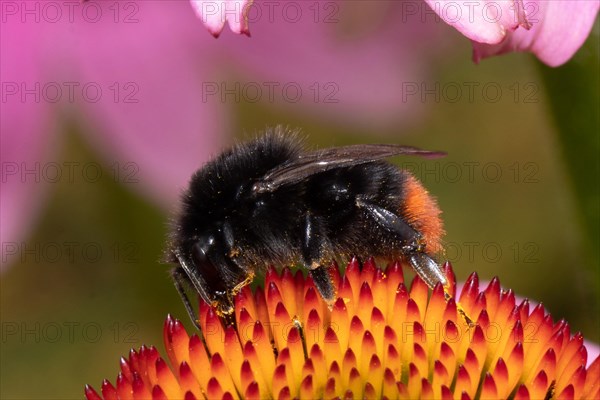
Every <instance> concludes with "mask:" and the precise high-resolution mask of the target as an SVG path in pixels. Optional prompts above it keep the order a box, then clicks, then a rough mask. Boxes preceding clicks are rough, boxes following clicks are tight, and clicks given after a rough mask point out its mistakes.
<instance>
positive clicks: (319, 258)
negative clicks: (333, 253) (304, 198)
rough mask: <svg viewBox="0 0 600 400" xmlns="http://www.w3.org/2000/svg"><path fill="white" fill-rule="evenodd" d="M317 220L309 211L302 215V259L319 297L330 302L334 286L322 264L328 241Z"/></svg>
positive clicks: (332, 299) (333, 297) (331, 301)
mask: <svg viewBox="0 0 600 400" xmlns="http://www.w3.org/2000/svg"><path fill="white" fill-rule="evenodd" d="M319 225H320V224H319V220H318V218H317V217H315V216H314V215H312V214H311V213H306V215H305V217H304V235H303V236H304V240H303V242H302V259H303V262H304V265H305V267H306V268H307V269H308V270H309V274H310V276H311V277H312V279H313V281H314V282H315V286H316V287H317V290H318V291H319V293H320V294H321V297H323V299H324V300H325V301H326V302H327V303H330V304H333V301H334V300H335V288H334V287H333V283H332V281H331V276H330V275H329V271H328V268H327V267H326V266H324V265H323V258H324V253H325V251H324V250H325V249H326V248H327V247H328V243H327V241H326V239H325V238H324V236H323V235H322V234H321V232H322V228H320V226H319Z"/></svg>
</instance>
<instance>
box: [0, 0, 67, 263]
mask: <svg viewBox="0 0 600 400" xmlns="http://www.w3.org/2000/svg"><path fill="white" fill-rule="evenodd" d="M14 5H15V6H16V7H18V3H14ZM3 6H4V5H3ZM6 6H7V7H8V3H7V5H6ZM4 12H6V14H3V18H4V20H3V21H2V25H1V28H0V29H1V31H0V43H1V44H0V46H1V48H2V57H0V70H1V71H2V91H1V92H2V99H1V102H2V103H1V104H2V106H1V107H0V141H1V142H2V145H1V146H0V157H1V165H2V178H1V179H2V180H1V182H2V190H1V191H0V220H1V221H2V223H1V224H0V237H1V238H2V260H1V262H0V267H1V268H2V269H4V267H5V266H6V265H8V264H9V263H10V262H12V261H16V259H17V256H18V254H20V252H21V249H22V248H23V246H25V243H24V242H23V240H24V239H25V236H26V234H27V233H28V230H29V229H30V227H31V224H32V222H33V221H34V219H35V217H37V215H38V214H39V211H40V210H41V208H42V207H41V205H42V204H43V199H44V198H45V196H44V192H45V190H43V189H44V188H46V187H47V184H48V183H49V180H48V179H47V178H49V179H50V180H54V179H55V178H56V176H55V175H54V172H55V171H56V168H53V167H52V166H49V165H48V164H47V161H48V159H47V156H48V155H49V153H50V152H49V151H47V150H48V149H49V148H52V147H54V146H53V144H52V142H51V139H52V135H51V134H52V133H54V131H55V126H54V124H53V123H52V121H51V120H50V117H49V114H50V107H49V106H51V105H52V104H49V103H48V102H47V101H46V100H45V98H44V96H43V93H42V91H43V87H44V86H43V83H44V82H43V81H42V79H41V77H42V74H41V70H40V69H39V61H40V60H39V58H38V57H37V56H38V54H37V53H36V52H35V51H34V49H35V43H36V42H37V41H38V40H39V38H40V37H41V30H40V29H39V24H33V25H34V26H27V25H26V24H24V23H22V22H21V19H20V16H19V15H14V14H11V12H10V9H9V8H4V7H3V13H4ZM49 167H52V168H53V169H52V172H53V174H52V175H50V172H48V171H49V169H48V168H49Z"/></svg>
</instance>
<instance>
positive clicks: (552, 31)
mask: <svg viewBox="0 0 600 400" xmlns="http://www.w3.org/2000/svg"><path fill="white" fill-rule="evenodd" d="M425 1H426V2H427V4H428V5H429V6H430V7H431V8H432V9H433V10H434V11H435V12H436V13H437V14H438V15H439V16H440V17H441V18H442V19H443V20H444V21H445V22H446V23H448V24H449V25H451V26H453V27H454V28H456V29H457V30H458V31H459V32H461V33H462V34H463V35H465V36H466V37H468V38H469V39H471V40H472V41H473V59H474V61H475V62H478V61H479V60H481V59H482V58H485V57H490V56H493V55H498V54H503V53H507V52H510V51H530V52H532V53H534V54H535V55H536V56H538V58H539V59H540V60H542V61H543V62H545V63H546V64H548V65H550V66H558V65H561V64H563V63H565V62H566V61H568V60H569V59H570V58H571V57H572V56H573V54H574V53H575V52H576V51H577V50H578V49H579V47H581V45H582V44H583V42H584V41H585V39H586V38H587V37H588V35H589V33H590V31H591V29H592V26H593V24H594V21H595V20H596V16H597V14H598V9H599V7H600V2H599V1H597V0H484V1H466V0H465V1H458V2H457V1H453V0H425Z"/></svg>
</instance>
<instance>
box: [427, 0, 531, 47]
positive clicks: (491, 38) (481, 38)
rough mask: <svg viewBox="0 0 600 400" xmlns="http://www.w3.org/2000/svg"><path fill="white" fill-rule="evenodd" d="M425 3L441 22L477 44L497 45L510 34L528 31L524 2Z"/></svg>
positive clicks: (432, 0)
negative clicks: (509, 32)
mask: <svg viewBox="0 0 600 400" xmlns="http://www.w3.org/2000/svg"><path fill="white" fill-rule="evenodd" d="M425 1H426V2H427V4H428V5H429V6H430V7H431V8H432V9H433V11H435V12H436V13H437V14H438V15H439V16H440V17H441V18H442V20H444V21H445V22H446V23H447V24H449V25H451V26H453V27H454V28H456V29H457V30H458V31H459V32H460V33H462V34H463V35H465V36H466V37H468V38H469V39H471V40H473V41H476V42H480V43H489V44H496V43H499V42H501V41H502V40H504V38H505V36H506V33H507V31H509V30H514V29H517V28H518V27H519V26H521V27H523V28H525V29H527V28H528V27H529V24H528V22H527V18H526V14H527V9H526V8H525V7H524V4H523V0H483V1H468V0H465V1H453V0H425Z"/></svg>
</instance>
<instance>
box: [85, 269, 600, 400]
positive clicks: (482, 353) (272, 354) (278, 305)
mask: <svg viewBox="0 0 600 400" xmlns="http://www.w3.org/2000/svg"><path fill="white" fill-rule="evenodd" d="M445 270H446V274H447V276H448V277H449V280H450V288H449V289H450V292H451V294H452V295H453V296H455V284H454V282H455V279H454V274H453V272H452V269H451V267H450V265H449V264H446V265H445ZM330 271H331V274H332V276H333V278H334V282H335V285H336V287H337V290H338V292H337V294H338V298H337V301H336V302H335V304H334V305H333V307H332V308H331V309H330V308H329V307H328V306H327V304H326V303H325V302H324V301H323V300H322V299H321V297H320V296H319V295H318V293H317V291H316V288H315V286H314V284H313V282H312V280H311V278H310V277H308V278H305V277H304V275H303V274H302V273H301V271H298V272H296V274H292V273H291V272H290V270H289V269H284V270H283V271H282V273H281V275H280V274H278V273H277V272H276V271H275V270H274V269H270V270H269V271H268V272H267V275H266V282H265V287H264V289H259V290H256V292H255V293H252V291H251V289H250V288H249V287H246V288H244V289H243V290H242V291H241V292H240V293H239V294H238V295H237V297H236V302H235V321H236V325H235V326H225V325H224V324H223V323H222V321H221V320H220V318H219V317H218V316H217V315H216V313H215V312H214V311H213V309H212V308H211V307H209V306H208V305H206V304H205V303H202V304H201V306H200V314H199V315H200V321H199V323H200V326H201V328H202V329H201V332H200V333H197V334H193V335H192V336H191V337H190V335H189V334H188V333H187V332H186V330H185V329H184V327H183V325H182V324H181V323H180V322H179V321H178V320H176V319H173V318H172V317H171V316H168V317H167V320H166V322H165V326H164V341H165V347H166V353H167V358H168V360H169V362H170V365H171V367H169V365H168V364H167V362H166V361H165V360H164V358H162V357H161V356H160V355H159V353H158V351H157V350H156V349H155V348H154V347H146V346H142V347H141V348H140V349H139V350H138V351H135V350H131V352H130V354H129V358H128V359H127V360H126V359H121V372H120V373H119V375H118V376H117V380H116V385H112V384H111V383H110V382H108V381H107V380H105V381H104V382H103V384H102V387H101V393H102V396H103V397H104V399H107V400H108V399H186V400H192V399H221V398H223V399H238V398H241V399H263V398H275V399H292V398H299V399H317V398H325V399H334V398H339V399H351V398H369V399H371V398H372V399H379V398H387V399H418V398H424V399H425V398H427V399H499V398H512V399H519V400H520V399H544V398H552V399H597V398H599V397H600V357H598V358H596V360H595V361H594V362H593V363H591V365H590V366H589V367H587V368H586V365H587V351H586V348H585V346H584V344H583V337H582V336H581V334H579V333H576V334H574V335H571V331H570V328H569V325H568V324H567V323H566V322H564V321H559V322H556V323H555V322H553V321H552V317H551V316H550V315H548V314H546V313H545V311H544V309H543V307H542V306H541V305H538V306H536V307H533V309H531V310H530V306H529V302H528V301H527V300H524V301H523V302H521V303H520V304H516V301H515V296H514V294H513V292H512V291H511V290H508V291H503V290H501V288H500V282H499V280H498V279H497V278H495V279H493V280H492V281H491V282H490V284H489V285H488V286H487V288H485V289H484V290H483V291H480V289H479V282H478V277H477V275H476V274H475V273H473V274H472V275H471V276H470V277H469V279H468V280H467V282H466V284H465V286H464V288H463V290H462V292H461V293H460V295H459V296H458V300H459V303H460V307H461V308H462V310H464V312H465V313H466V314H467V315H468V316H470V317H471V318H472V319H473V320H474V321H475V324H474V325H472V326H469V324H467V322H466V321H465V318H463V317H462V315H461V313H460V312H459V311H458V310H457V304H456V302H455V300H454V298H452V299H450V300H449V301H446V300H445V299H444V291H443V289H442V287H441V286H439V285H438V286H437V287H436V288H435V289H434V290H433V293H430V291H429V290H428V288H427V286H426V285H425V283H423V281H422V280H421V279H419V278H418V277H415V278H414V279H413V280H412V284H410V289H409V288H408V287H407V286H406V285H405V282H404V277H403V273H402V268H401V265H400V264H399V263H395V264H392V265H390V266H388V268H387V269H386V270H385V271H382V270H380V269H378V268H377V267H376V265H375V263H374V262H373V260H369V261H367V262H366V263H365V264H364V265H363V267H362V269H361V268H360V265H359V263H358V261H357V260H352V261H351V262H350V263H349V264H348V266H347V268H346V272H345V275H344V276H343V277H340V275H339V273H338V269H337V266H336V265H332V268H331V269H330ZM85 395H86V397H87V399H89V400H97V399H101V398H102V397H101V396H100V395H99V394H98V393H97V392H96V391H95V390H94V389H93V388H91V387H90V386H86V388H85Z"/></svg>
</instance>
